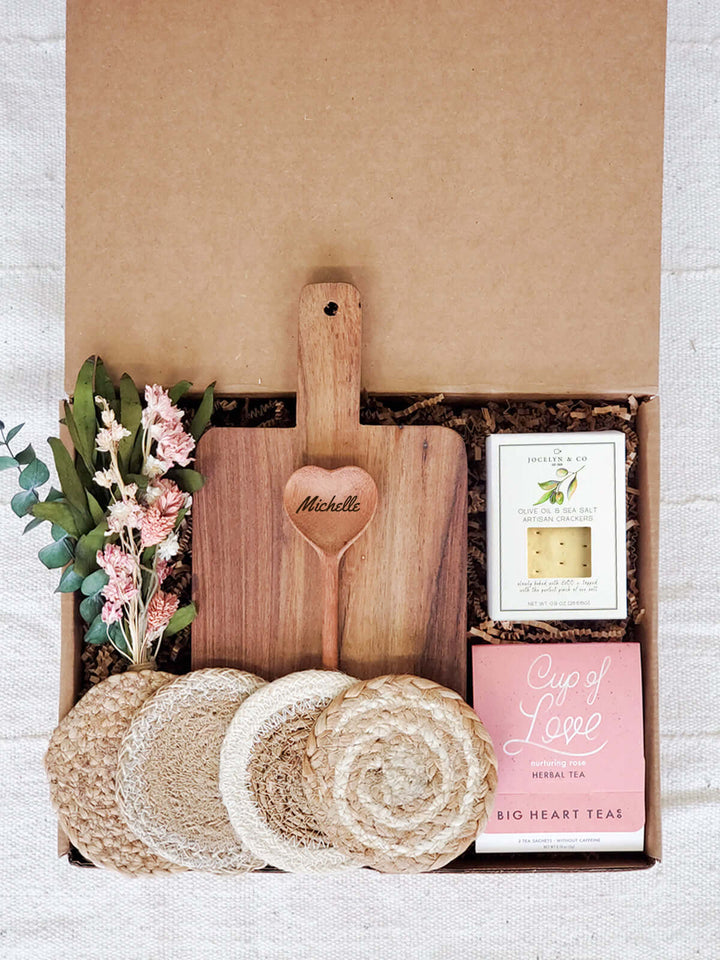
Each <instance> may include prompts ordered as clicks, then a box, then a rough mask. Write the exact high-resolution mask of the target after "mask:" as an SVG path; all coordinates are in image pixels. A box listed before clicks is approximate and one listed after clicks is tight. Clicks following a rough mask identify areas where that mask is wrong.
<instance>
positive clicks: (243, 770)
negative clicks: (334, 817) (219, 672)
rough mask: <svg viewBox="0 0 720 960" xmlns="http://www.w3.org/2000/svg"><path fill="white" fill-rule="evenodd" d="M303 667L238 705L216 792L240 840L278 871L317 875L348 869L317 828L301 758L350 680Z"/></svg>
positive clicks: (227, 739)
mask: <svg viewBox="0 0 720 960" xmlns="http://www.w3.org/2000/svg"><path fill="white" fill-rule="evenodd" d="M356 682H357V681H356V680H354V679H353V678H352V677H347V676H345V674H343V673H336V672H331V671H325V670H303V671H301V672H299V673H291V674H289V675H288V676H286V677H281V678H280V679H279V680H275V681H274V682H273V683H269V684H268V685H267V686H266V687H263V688H262V689H260V690H258V691H257V693H254V694H253V695H252V696H251V697H248V699H247V700H246V701H245V702H244V703H243V704H242V705H241V706H240V707H239V709H238V711H237V713H236V714H235V717H234V718H233V721H232V723H231V724H230V727H229V729H228V732H227V735H226V737H225V742H224V744H223V748H222V754H221V759H220V792H221V794H222V798H223V800H224V801H225V806H226V807H227V810H228V814H229V816H230V820H231V822H232V825H233V827H234V828H235V832H236V833H237V835H238V837H240V839H241V840H242V842H243V843H244V844H245V845H246V846H247V847H248V849H249V850H252V851H253V853H255V854H256V856H258V857H262V858H263V859H264V860H267V862H268V863H270V864H272V865H273V866H274V867H278V868H279V869H281V870H287V871H291V872H294V873H321V872H324V871H330V870H338V869H343V868H347V867H349V866H351V865H352V864H351V861H350V860H349V859H348V857H346V856H345V854H343V853H341V852H340V851H339V850H336V849H334V848H333V847H332V846H331V845H330V842H329V840H328V838H327V837H326V836H325V835H324V834H323V832H322V831H321V829H320V827H319V826H318V824H317V822H316V820H315V817H314V816H313V811H312V808H311V807H310V805H309V804H308V802H307V799H306V798H305V793H304V790H303V781H302V762H303V757H304V756H305V748H306V744H307V738H308V736H309V734H310V731H311V730H312V728H313V727H314V725H315V721H316V719H317V717H318V715H319V714H320V713H321V712H322V710H323V709H324V708H325V707H326V706H327V705H328V704H329V703H330V701H331V700H332V699H333V697H336V696H337V695H338V694H339V693H340V692H341V691H342V690H345V689H346V688H347V687H349V686H351V685H352V684H354V683H356Z"/></svg>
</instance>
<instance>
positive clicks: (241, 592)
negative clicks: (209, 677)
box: [192, 283, 467, 695]
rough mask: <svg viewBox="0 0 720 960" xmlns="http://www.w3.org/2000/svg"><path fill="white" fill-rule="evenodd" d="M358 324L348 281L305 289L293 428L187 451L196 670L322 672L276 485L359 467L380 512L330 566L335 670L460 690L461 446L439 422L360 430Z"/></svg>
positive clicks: (316, 581) (317, 630)
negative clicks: (410, 677) (304, 470)
mask: <svg viewBox="0 0 720 960" xmlns="http://www.w3.org/2000/svg"><path fill="white" fill-rule="evenodd" d="M361 318H362V314H361V303H360V295H359V293H358V291H357V289H356V288H355V287H353V286H351V285H350V284H341V283H333V284H311V285H309V286H307V287H305V288H304V289H303V291H302V294H301V297H300V311H299V327H298V365H299V371H298V373H299V376H298V392H297V423H296V426H295V427H294V428H290V429H275V428H268V429H263V428H214V429H212V430H210V431H209V432H208V433H207V434H206V435H205V436H204V437H203V438H202V440H201V441H200V443H199V445H198V451H197V463H196V467H197V469H198V470H200V471H201V472H202V473H203V474H205V476H206V477H207V481H206V484H205V486H204V487H203V489H202V490H201V491H200V492H199V493H198V494H197V495H196V497H195V502H194V507H193V512H194V520H193V585H194V599H195V602H196V605H197V608H198V615H197V618H196V620H195V623H194V624H193V628H192V665H193V668H194V669H198V668H201V667H207V666H218V665H228V666H234V667H240V668H242V669H244V670H250V671H252V672H253V673H257V674H259V675H260V676H262V677H264V678H266V679H267V680H272V679H275V678H276V677H279V676H282V675H283V674H286V673H290V672H292V671H294V670H304V669H308V668H311V667H318V666H319V665H320V659H321V631H322V582H321V571H320V565H319V562H318V557H317V556H316V554H315V552H314V551H313V549H312V547H311V546H310V545H309V544H308V543H306V542H305V540H303V538H302V537H300V536H299V534H298V533H297V531H296V530H294V529H293V527H292V525H291V524H290V521H289V520H288V518H287V516H286V515H285V512H284V510H283V489H284V487H285V484H286V483H287V480H288V478H289V477H290V475H291V474H292V473H293V471H294V470H296V469H298V468H299V467H301V466H305V465H307V464H316V465H318V466H321V467H326V468H334V467H342V466H352V465H354V466H359V467H362V468H363V469H364V470H367V471H368V473H369V474H370V475H371V476H372V477H373V479H374V480H375V483H376V484H377V488H378V507H377V513H376V515H375V517H374V519H373V520H372V522H371V524H370V525H369V527H368V528H367V530H366V531H365V533H364V534H363V536H362V537H361V538H360V540H358V542H357V543H355V544H353V545H352V546H351V547H350V548H349V550H348V552H347V554H346V555H345V558H344V560H343V564H342V568H341V572H340V602H339V633H340V665H341V668H342V669H343V670H345V671H346V672H347V673H349V674H351V675H353V676H357V677H360V678H362V679H365V678H368V677H372V676H377V675H380V674H383V673H413V674H418V675H421V676H425V677H428V678H430V679H432V680H435V681H437V682H439V683H442V684H445V685H446V686H449V687H451V688H453V689H455V690H457V691H458V692H459V693H461V694H462V695H465V673H466V650H465V630H466V615H465V599H466V554H467V461H466V455H465V446H464V444H463V441H462V439H461V438H460V436H459V435H458V434H457V433H455V432H454V431H452V430H450V429H447V428H446V427H439V426H405V427H396V426H365V425H361V424H360V421H359V407H360V353H361V323H362V320H361Z"/></svg>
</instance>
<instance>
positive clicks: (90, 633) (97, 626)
mask: <svg viewBox="0 0 720 960" xmlns="http://www.w3.org/2000/svg"><path fill="white" fill-rule="evenodd" d="M83 639H84V640H85V643H94V644H96V645H99V644H101V643H106V642H107V639H108V631H107V626H106V624H104V623H103V622H102V617H101V615H100V614H98V615H97V616H96V617H95V619H94V620H93V622H92V623H91V624H90V626H89V627H88V629H87V632H86V633H85V636H84V638H83Z"/></svg>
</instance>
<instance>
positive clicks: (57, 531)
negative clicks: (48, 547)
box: [50, 523, 68, 540]
mask: <svg viewBox="0 0 720 960" xmlns="http://www.w3.org/2000/svg"><path fill="white" fill-rule="evenodd" d="M67 535H68V533H67V530H65V528H64V527H61V526H60V524H59V523H53V524H52V526H51V527H50V536H51V537H52V538H53V540H62V539H63V537H67Z"/></svg>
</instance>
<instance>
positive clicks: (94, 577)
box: [81, 570, 110, 597]
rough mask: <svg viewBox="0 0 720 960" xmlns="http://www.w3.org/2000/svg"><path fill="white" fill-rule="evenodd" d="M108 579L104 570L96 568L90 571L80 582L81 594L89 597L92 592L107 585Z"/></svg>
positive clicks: (96, 591)
mask: <svg viewBox="0 0 720 960" xmlns="http://www.w3.org/2000/svg"><path fill="white" fill-rule="evenodd" d="M109 579H110V578H109V577H108V575H107V574H106V573H105V571H104V570H96V571H95V573H91V574H90V576H89V577H85V579H84V580H83V582H82V587H81V590H82V592H83V596H85V597H91V596H92V595H93V594H94V593H98V592H99V591H100V590H102V589H103V587H105V586H106V585H107V583H108V580H109Z"/></svg>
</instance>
